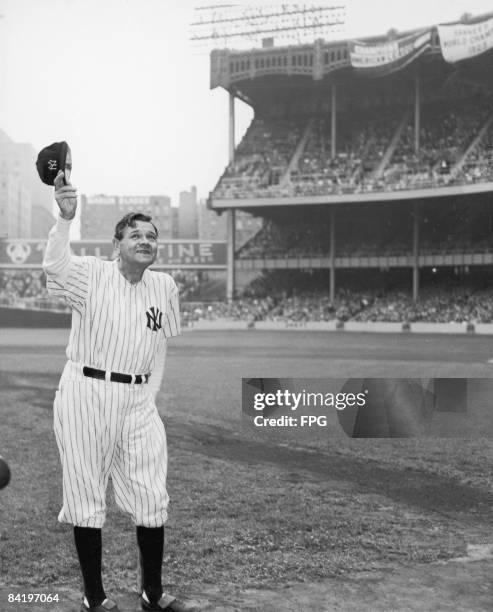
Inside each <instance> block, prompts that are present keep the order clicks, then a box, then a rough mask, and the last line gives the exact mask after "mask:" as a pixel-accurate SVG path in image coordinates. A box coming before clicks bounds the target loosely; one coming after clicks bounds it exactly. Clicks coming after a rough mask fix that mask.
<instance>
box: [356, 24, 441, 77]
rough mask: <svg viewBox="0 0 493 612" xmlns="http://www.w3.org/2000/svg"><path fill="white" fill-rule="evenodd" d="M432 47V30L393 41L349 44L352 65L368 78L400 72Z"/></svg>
mask: <svg viewBox="0 0 493 612" xmlns="http://www.w3.org/2000/svg"><path fill="white" fill-rule="evenodd" d="M430 46H431V29H426V30H420V31H419V32H413V33H412V34H406V35H405V36H397V37H396V38H394V39H393V40H388V39H387V40H385V41H379V42H363V41H350V42H349V57H350V60H351V65H352V66H353V68H355V69H356V70H358V71H361V72H363V73H365V74H367V75H368V76H383V75H385V74H389V73H391V72H395V71H396V70H400V69H401V68H404V66H407V65H408V64H409V63H411V62H412V61H413V60H415V59H416V58H417V57H419V56H420V55H422V54H423V53H424V52H425V51H426V50H427V49H429V48H430Z"/></svg>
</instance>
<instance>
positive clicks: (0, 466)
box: [0, 456, 10, 489]
mask: <svg viewBox="0 0 493 612" xmlns="http://www.w3.org/2000/svg"><path fill="white" fill-rule="evenodd" d="M9 482H10V468H9V464H8V463H7V462H6V461H5V459H4V458H3V457H1V456H0V489H3V488H5V487H6V486H7V485H8V484H9Z"/></svg>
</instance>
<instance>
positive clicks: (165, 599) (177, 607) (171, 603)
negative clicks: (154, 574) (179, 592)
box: [140, 592, 200, 612]
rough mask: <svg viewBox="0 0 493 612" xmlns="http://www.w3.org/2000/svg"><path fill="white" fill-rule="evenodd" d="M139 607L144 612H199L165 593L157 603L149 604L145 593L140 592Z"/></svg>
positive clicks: (190, 605)
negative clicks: (144, 611)
mask: <svg viewBox="0 0 493 612" xmlns="http://www.w3.org/2000/svg"><path fill="white" fill-rule="evenodd" d="M140 606H141V608H142V610H146V612H200V608H198V607H197V606H195V605H193V604H189V603H186V602H184V601H181V600H179V599H176V597H173V596H172V595H168V594H167V593H163V594H162V596H161V599H160V600H159V601H158V602H157V603H150V601H149V600H148V599H147V596H146V594H145V592H142V594H141V596H140Z"/></svg>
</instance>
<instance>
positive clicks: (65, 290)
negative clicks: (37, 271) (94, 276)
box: [43, 217, 90, 311]
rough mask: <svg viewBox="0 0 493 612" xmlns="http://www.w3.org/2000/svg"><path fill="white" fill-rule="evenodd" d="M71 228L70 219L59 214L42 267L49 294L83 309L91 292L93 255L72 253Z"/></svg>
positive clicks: (50, 235)
mask: <svg viewBox="0 0 493 612" xmlns="http://www.w3.org/2000/svg"><path fill="white" fill-rule="evenodd" d="M69 231H70V221H67V220H65V219H62V218H61V217H58V220H57V222H56V224H55V225H54V226H53V227H52V229H51V230H50V233H49V234H48V243H47V245H46V251H45V255H44V259H43V269H44V271H45V273H46V279H47V280H46V288H47V289H48V293H49V294H50V295H52V296H53V297H57V298H63V299H64V300H65V301H66V302H67V303H68V304H69V306H71V307H72V308H75V309H76V310H79V311H81V310H82V309H83V308H84V305H85V303H86V299H87V296H88V293H89V267H90V261H89V260H90V258H88V257H77V256H75V255H71V253H70V242H69Z"/></svg>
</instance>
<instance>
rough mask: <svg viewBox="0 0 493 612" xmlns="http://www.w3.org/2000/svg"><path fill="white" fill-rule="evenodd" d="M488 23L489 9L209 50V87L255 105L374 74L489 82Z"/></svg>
mask: <svg viewBox="0 0 493 612" xmlns="http://www.w3.org/2000/svg"><path fill="white" fill-rule="evenodd" d="M492 21H493V13H488V14H486V15H481V16H478V17H475V18H468V19H467V20H466V21H463V22H462V21H461V22H456V23H452V24H441V26H431V27H428V28H420V29H417V30H412V31H408V32H396V31H390V32H389V33H388V34H386V35H385V36H377V37H371V38H364V39H359V40H357V41H356V40H343V41H330V42H329V41H324V40H322V39H319V40H316V41H315V42H314V43H313V44H303V45H292V46H287V47H266V48H255V49H250V50H245V51H234V50H231V49H215V50H214V51H212V52H211V73H210V80H211V88H215V87H223V88H224V89H226V90H227V91H229V92H231V93H233V94H234V95H235V96H237V97H239V98H240V99H242V100H244V101H245V102H247V103H248V104H250V105H252V106H253V107H254V108H256V107H257V106H258V105H259V104H261V103H262V102H264V101H265V100H266V98H267V99H268V98H269V96H272V95H275V93H276V92H277V93H278V92H279V91H281V92H282V94H283V95H286V94H287V95H289V94H290V93H296V92H297V91H298V92H299V91H304V92H305V93H310V91H323V90H324V89H325V88H326V87H327V84H332V83H333V82H335V81H337V82H343V83H345V84H351V83H355V82H356V83H358V86H359V88H360V91H361V88H364V87H365V85H364V82H367V81H368V79H369V78H370V79H372V78H375V77H378V79H377V80H382V79H385V80H390V81H393V80H394V79H403V78H406V77H409V76H411V77H413V78H414V76H416V75H419V76H420V78H422V79H423V80H425V81H426V79H428V80H429V81H430V82H433V78H434V76H436V73H437V72H438V73H441V74H444V75H445V76H447V75H449V74H452V73H457V72H458V73H467V75H468V76H469V78H471V74H472V75H473V78H474V75H476V77H477V76H478V75H479V76H480V80H481V81H482V84H483V85H484V83H485V81H486V82H489V84H490V86H491V81H492V77H491V59H492V54H493V48H491V45H490V44H489V43H488V42H487V41H486V42H485V41H484V39H485V36H486V35H485V31H486V29H487V28H490V27H491V25H492ZM440 28H442V29H440ZM478 28H479V29H478ZM442 37H443V39H442ZM457 37H459V38H457ZM464 41H465V42H464ZM478 41H479V42H478ZM461 45H462V46H461ZM450 48H452V49H453V50H455V49H457V48H460V49H461V53H462V55H460V54H459V55H457V54H456V55H455V56H454V55H452V56H450V52H449V49H450ZM454 52H455V51H454ZM464 69H465V70H464Z"/></svg>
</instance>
